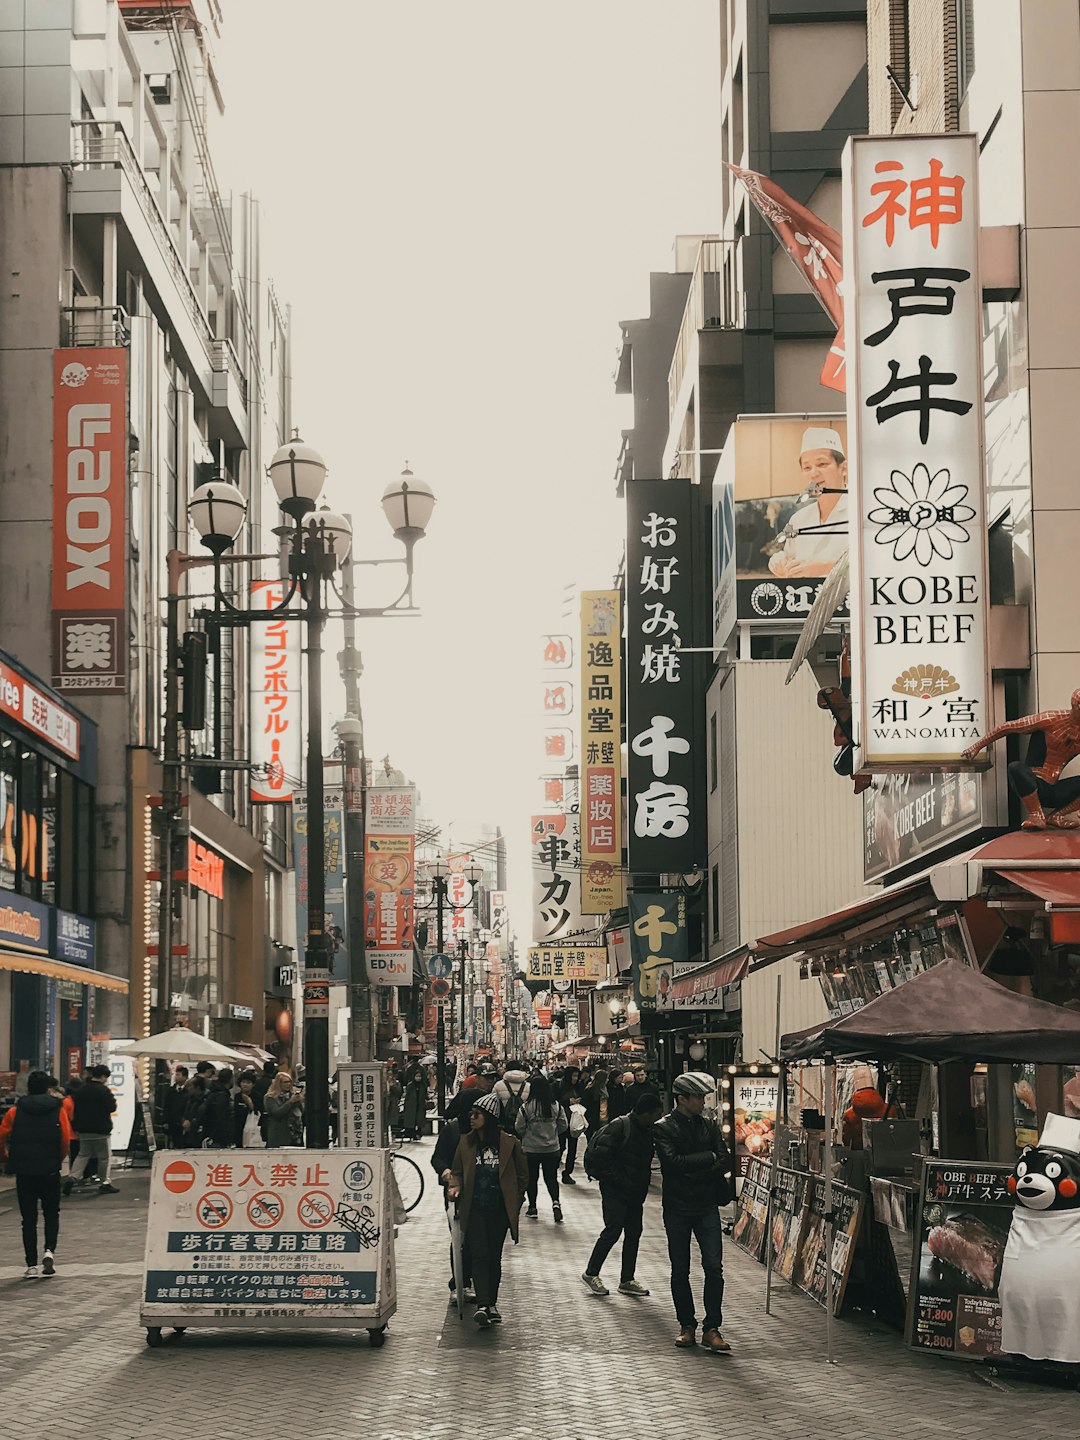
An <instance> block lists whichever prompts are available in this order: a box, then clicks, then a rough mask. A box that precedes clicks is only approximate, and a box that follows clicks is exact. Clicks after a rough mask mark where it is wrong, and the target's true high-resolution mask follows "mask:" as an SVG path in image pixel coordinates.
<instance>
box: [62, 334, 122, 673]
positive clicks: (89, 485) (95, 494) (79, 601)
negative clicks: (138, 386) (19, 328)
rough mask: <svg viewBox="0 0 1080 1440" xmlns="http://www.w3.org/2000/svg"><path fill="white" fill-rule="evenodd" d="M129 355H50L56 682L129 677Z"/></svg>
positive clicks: (88, 352) (93, 351)
mask: <svg viewBox="0 0 1080 1440" xmlns="http://www.w3.org/2000/svg"><path fill="white" fill-rule="evenodd" d="M126 531H127V351H126V350H119V349H116V350H106V349H100V350H98V349H87V350H56V351H54V352H53V572H52V574H53V579H52V618H53V684H54V685H55V686H56V688H57V689H58V690H80V691H82V692H83V693H89V694H101V695H114V694H122V693H123V692H124V688H125V677H126V674H127V624H126V621H125V615H124V611H125V605H126V599H125V595H126V585H125V580H126V569H127V535H126Z"/></svg>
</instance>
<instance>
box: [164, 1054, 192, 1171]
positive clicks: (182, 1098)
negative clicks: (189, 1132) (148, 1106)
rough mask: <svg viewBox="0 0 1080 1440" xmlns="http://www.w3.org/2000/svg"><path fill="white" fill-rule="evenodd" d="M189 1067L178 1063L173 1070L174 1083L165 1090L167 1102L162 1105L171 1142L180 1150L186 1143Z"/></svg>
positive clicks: (173, 1146)
mask: <svg viewBox="0 0 1080 1440" xmlns="http://www.w3.org/2000/svg"><path fill="white" fill-rule="evenodd" d="M187 1083H188V1068H187V1066H186V1065H177V1067H176V1069H175V1070H174V1071H173V1078H172V1084H171V1085H170V1086H169V1088H168V1090H166V1091H165V1102H164V1104H163V1105H162V1107H161V1110H162V1117H161V1118H162V1119H163V1120H164V1121H165V1130H166V1133H167V1134H168V1136H169V1144H170V1145H171V1146H172V1148H173V1149H174V1150H179V1149H180V1148H181V1146H182V1145H183V1143H184V1106H185V1105H186V1104H187V1099H188V1097H187Z"/></svg>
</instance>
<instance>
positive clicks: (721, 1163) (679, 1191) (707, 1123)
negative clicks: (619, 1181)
mask: <svg viewBox="0 0 1080 1440" xmlns="http://www.w3.org/2000/svg"><path fill="white" fill-rule="evenodd" d="M653 1138H654V1140H655V1142H656V1153H657V1155H659V1157H660V1171H661V1174H662V1175H663V1177H664V1201H663V1203H664V1209H665V1210H672V1211H674V1212H675V1213H676V1214H679V1215H703V1214H704V1213H705V1212H706V1211H707V1210H712V1209H714V1208H715V1207H716V1206H718V1205H727V1204H728V1203H729V1201H730V1200H731V1195H732V1183H731V1168H732V1162H731V1152H730V1150H729V1149H728V1147H727V1144H726V1142H725V1140H724V1137H723V1136H722V1135H721V1133H720V1127H719V1125H717V1123H716V1121H715V1120H713V1119H711V1118H710V1117H709V1116H707V1115H680V1114H679V1112H678V1111H677V1110H672V1111H671V1113H670V1114H669V1115H665V1116H664V1118H663V1119H662V1120H658V1121H657V1122H656V1124H655V1125H654V1126H653Z"/></svg>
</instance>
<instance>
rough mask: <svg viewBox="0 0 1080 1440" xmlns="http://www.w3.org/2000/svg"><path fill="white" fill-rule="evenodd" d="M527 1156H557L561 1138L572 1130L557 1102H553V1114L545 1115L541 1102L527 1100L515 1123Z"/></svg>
mask: <svg viewBox="0 0 1080 1440" xmlns="http://www.w3.org/2000/svg"><path fill="white" fill-rule="evenodd" d="M515 1125H516V1129H517V1133H518V1134H519V1135H520V1136H521V1148H522V1149H523V1150H524V1151H525V1154H526V1155H557V1154H558V1153H559V1150H560V1148H561V1146H560V1144H559V1140H560V1138H561V1137H562V1136H563V1135H565V1134H566V1132H567V1130H568V1129H569V1128H570V1125H569V1121H568V1120H567V1118H566V1112H565V1111H564V1110H563V1108H562V1106H561V1105H560V1104H559V1102H558V1101H557V1100H553V1101H552V1102H551V1114H550V1115H545V1114H544V1112H543V1111H542V1110H541V1108H540V1101H539V1100H526V1102H525V1104H524V1105H522V1107H521V1109H520V1110H519V1111H518V1114H517V1121H516V1122H515Z"/></svg>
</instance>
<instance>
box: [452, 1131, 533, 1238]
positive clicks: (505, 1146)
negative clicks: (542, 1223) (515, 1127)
mask: <svg viewBox="0 0 1080 1440" xmlns="http://www.w3.org/2000/svg"><path fill="white" fill-rule="evenodd" d="M476 1145H477V1141H476V1135H475V1134H474V1133H473V1132H472V1131H470V1132H469V1133H468V1134H467V1135H463V1136H462V1138H461V1142H460V1143H459V1145H458V1148H457V1153H456V1154H455V1156H454V1163H453V1166H452V1167H451V1168H452V1170H453V1172H454V1178H453V1181H452V1182H451V1183H452V1184H453V1185H454V1186H455V1188H456V1189H457V1190H458V1192H459V1194H460V1199H459V1200H458V1218H459V1219H460V1221H461V1228H462V1231H466V1230H468V1228H469V1216H470V1214H471V1213H472V1202H473V1193H474V1191H475V1188H476ZM528 1185H529V1167H528V1165H527V1164H526V1162H525V1152H524V1150H522V1148H521V1145H520V1144H519V1142H518V1141H517V1140H515V1139H514V1137H513V1135H507V1134H505V1133H504V1132H503V1131H501V1130H500V1131H499V1189H500V1190H501V1191H502V1198H503V1204H504V1205H505V1206H506V1218H507V1220H508V1221H509V1224H510V1234H511V1235H512V1236H513V1237H514V1239H515V1240H516V1239H517V1238H518V1211H519V1210H520V1209H521V1205H522V1202H523V1200H524V1199H525V1191H526V1190H527V1189H528Z"/></svg>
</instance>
